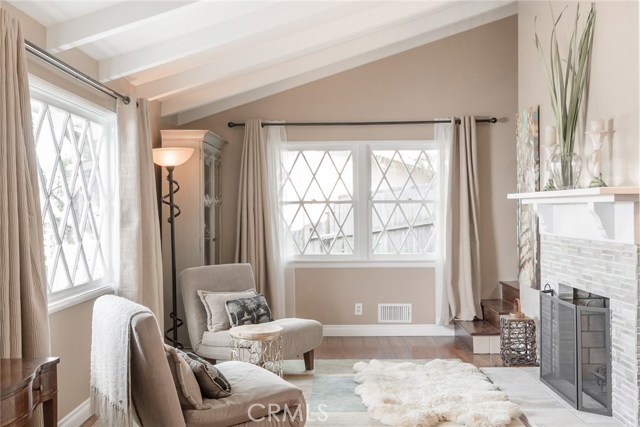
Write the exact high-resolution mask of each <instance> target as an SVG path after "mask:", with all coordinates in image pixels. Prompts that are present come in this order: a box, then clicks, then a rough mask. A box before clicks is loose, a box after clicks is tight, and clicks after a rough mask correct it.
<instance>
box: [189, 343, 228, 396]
mask: <svg viewBox="0 0 640 427" xmlns="http://www.w3.org/2000/svg"><path fill="white" fill-rule="evenodd" d="M178 352H179V353H178V354H180V356H182V358H183V359H184V360H185V361H186V362H187V363H188V364H189V367H190V368H191V371H192V372H193V374H194V375H195V376H196V380H197V381H198V385H199V386H200V392H202V396H203V397H206V398H208V399H220V398H221V397H229V396H231V384H230V383H229V381H228V380H227V379H226V378H225V377H224V375H222V372H220V371H219V370H218V369H217V368H216V367H215V366H213V365H212V364H211V363H209V362H207V361H206V360H204V359H203V358H202V357H200V356H198V355H197V354H194V353H188V352H184V351H180V350H178Z"/></svg>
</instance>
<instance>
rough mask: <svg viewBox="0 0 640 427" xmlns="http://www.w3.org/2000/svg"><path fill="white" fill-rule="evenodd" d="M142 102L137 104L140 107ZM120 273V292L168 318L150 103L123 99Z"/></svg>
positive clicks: (120, 112) (120, 119) (120, 110)
mask: <svg viewBox="0 0 640 427" xmlns="http://www.w3.org/2000/svg"><path fill="white" fill-rule="evenodd" d="M136 105H137V107H136ZM117 111H118V152H119V165H118V169H119V187H120V245H119V247H120V251H119V263H120V268H119V270H120V277H119V280H118V284H117V292H116V293H117V294H118V295H120V296H123V297H125V298H128V299H130V300H132V301H135V302H137V303H139V304H142V305H145V306H147V307H149V309H151V311H152V312H153V313H154V314H155V315H156V318H158V319H163V318H164V317H163V288H162V287H163V281H162V252H161V247H160V225H159V219H158V218H159V217H158V204H157V200H156V185H155V175H154V171H153V157H152V151H151V148H152V147H151V135H150V128H149V111H148V105H147V101H146V100H145V99H139V100H137V101H136V99H135V98H132V99H131V101H130V102H129V104H127V105H125V104H124V103H123V102H122V101H121V100H118V110H117Z"/></svg>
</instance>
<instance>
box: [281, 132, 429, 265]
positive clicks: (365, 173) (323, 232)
mask: <svg viewBox="0 0 640 427" xmlns="http://www.w3.org/2000/svg"><path fill="white" fill-rule="evenodd" d="M324 147H327V148H326V149H325V148H324ZM328 147H331V148H334V147H339V149H329V148H328ZM440 161H441V159H440V155H439V151H438V147H437V146H436V145H435V144H434V143H431V142H429V141H389V142H382V141H376V142H340V143H322V142H304V143H295V142H293V143H289V150H288V151H287V152H285V154H284V155H283V159H282V176H283V185H282V195H283V209H282V214H283V219H284V222H285V224H286V228H287V230H288V233H289V236H288V237H289V240H290V242H291V245H290V247H292V249H293V252H294V253H295V255H297V256H298V258H299V259H319V258H322V259H331V258H332V259H336V258H339V259H349V260H356V261H366V260H395V259H411V260H429V259H431V258H432V256H433V253H434V250H435V242H436V211H437V200H438V198H437V197H438V171H439V169H440Z"/></svg>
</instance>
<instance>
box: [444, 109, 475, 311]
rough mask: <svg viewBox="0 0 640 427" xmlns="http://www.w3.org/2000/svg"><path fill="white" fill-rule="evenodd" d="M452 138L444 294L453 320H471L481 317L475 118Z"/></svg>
mask: <svg viewBox="0 0 640 427" xmlns="http://www.w3.org/2000/svg"><path fill="white" fill-rule="evenodd" d="M454 129H455V128H454ZM454 135H455V136H454V138H453V141H452V144H451V165H450V171H451V176H450V179H451V183H450V191H449V201H450V203H449V206H448V208H449V209H448V212H447V224H448V230H447V240H448V241H447V252H448V253H447V256H446V259H447V270H448V271H447V273H446V275H447V284H448V289H447V294H448V297H449V307H450V309H451V314H452V315H453V317H457V318H459V319H462V320H473V318H474V317H476V316H479V314H480V239H479V229H478V154H477V153H478V150H477V145H478V143H477V140H476V120H475V118H474V117H463V118H462V119H461V123H460V125H459V126H457V132H456V131H455V130H454Z"/></svg>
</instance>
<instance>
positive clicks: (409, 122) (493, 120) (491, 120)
mask: <svg viewBox="0 0 640 427" xmlns="http://www.w3.org/2000/svg"><path fill="white" fill-rule="evenodd" d="M497 122H498V119H496V118H495V117H491V118H489V119H476V123H497ZM435 123H451V120H405V121H397V122H393V121H391V122H284V123H262V127H265V126H385V125H425V124H426V125H430V124H435ZM456 124H460V119H458V118H456ZM227 126H229V127H230V128H234V127H237V126H244V123H234V122H229V123H227Z"/></svg>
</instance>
